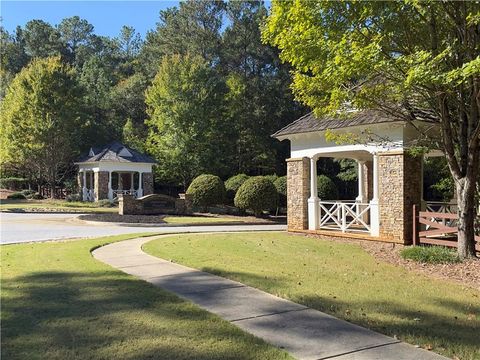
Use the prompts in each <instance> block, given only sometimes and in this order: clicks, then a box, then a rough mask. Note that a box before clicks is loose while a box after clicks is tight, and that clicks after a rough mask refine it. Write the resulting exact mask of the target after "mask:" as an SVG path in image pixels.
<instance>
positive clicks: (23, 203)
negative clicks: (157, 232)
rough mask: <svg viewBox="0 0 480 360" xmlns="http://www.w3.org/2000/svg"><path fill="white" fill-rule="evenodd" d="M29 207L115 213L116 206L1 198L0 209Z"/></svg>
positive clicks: (8, 209)
mask: <svg viewBox="0 0 480 360" xmlns="http://www.w3.org/2000/svg"><path fill="white" fill-rule="evenodd" d="M29 209H47V210H51V211H75V212H85V213H91V212H102V213H117V212H118V207H99V206H98V204H96V203H94V202H81V201H72V202H68V201H65V200H50V199H48V200H1V203H0V211H22V210H23V211H28V210H29Z"/></svg>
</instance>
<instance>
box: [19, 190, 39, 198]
mask: <svg viewBox="0 0 480 360" xmlns="http://www.w3.org/2000/svg"><path fill="white" fill-rule="evenodd" d="M20 192H21V193H22V194H23V195H25V197H29V196H31V195H33V194H35V193H36V191H35V190H30V189H27V190H22V191H20Z"/></svg>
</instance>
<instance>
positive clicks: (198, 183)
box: [187, 174, 225, 211]
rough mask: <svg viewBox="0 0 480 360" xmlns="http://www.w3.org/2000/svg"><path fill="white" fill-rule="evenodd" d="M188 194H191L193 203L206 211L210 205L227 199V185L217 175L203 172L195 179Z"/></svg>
mask: <svg viewBox="0 0 480 360" xmlns="http://www.w3.org/2000/svg"><path fill="white" fill-rule="evenodd" d="M187 195H190V196H191V199H192V205H193V206H197V207H200V208H202V211H206V209H207V207H208V206H212V205H217V204H221V203H222V202H223V200H224V199H225V185H223V181H222V180H221V179H220V178H219V177H218V176H215V175H211V174H203V175H200V176H197V177H196V178H195V179H193V181H192V183H191V184H190V186H189V187H188V189H187Z"/></svg>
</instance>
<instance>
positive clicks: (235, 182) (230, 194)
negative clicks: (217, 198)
mask: <svg viewBox="0 0 480 360" xmlns="http://www.w3.org/2000/svg"><path fill="white" fill-rule="evenodd" d="M248 179H249V176H248V175H245V174H238V175H235V176H232V177H230V178H229V179H228V180H227V181H225V190H226V192H227V200H228V201H229V203H233V199H235V194H236V193H237V191H238V189H239V188H240V186H242V185H243V183H244V182H245V181H247V180H248Z"/></svg>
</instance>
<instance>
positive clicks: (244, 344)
mask: <svg viewBox="0 0 480 360" xmlns="http://www.w3.org/2000/svg"><path fill="white" fill-rule="evenodd" d="M129 237H135V236H134V235H123V236H116V237H108V238H99V239H88V240H87V239H86V240H79V241H65V242H48V243H31V244H19V245H4V246H2V247H1V266H2V279H1V280H2V281H1V290H2V291H1V296H2V299H1V300H2V328H1V331H2V334H1V341H2V343H1V356H2V358H4V359H30V360H34V359H59V360H60V359H61V360H63V359H73V360H76V359H154V358H161V359H205V360H206V359H285V358H288V355H287V354H286V353H285V352H283V351H281V350H279V349H276V348H274V347H272V346H270V345H268V344H266V343H265V342H263V341H262V340H259V339H257V338H255V337H253V336H251V335H249V334H247V333H245V332H243V331H242V330H240V329H238V328H237V327H235V326H233V325H232V324H230V323H228V322H226V321H224V320H221V319H220V318H219V317H217V316H214V315H212V314H209V313H208V312H206V311H203V310H201V309H200V308H198V307H196V306H195V305H193V304H191V303H189V302H186V301H184V300H181V299H180V298H178V297H176V296H174V295H172V294H170V293H167V292H165V291H163V290H161V289H159V288H156V287H154V286H153V285H150V284H148V283H146V282H144V281H141V280H138V279H136V278H134V277H132V276H129V275H127V274H124V273H122V272H120V271H117V270H114V269H112V268H111V267H109V266H108V265H105V264H103V263H101V262H99V261H97V260H95V259H94V258H93V257H92V256H91V254H90V251H91V249H93V248H95V247H97V246H100V245H102V244H105V243H109V242H113V241H119V240H122V239H127V238H129Z"/></svg>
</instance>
